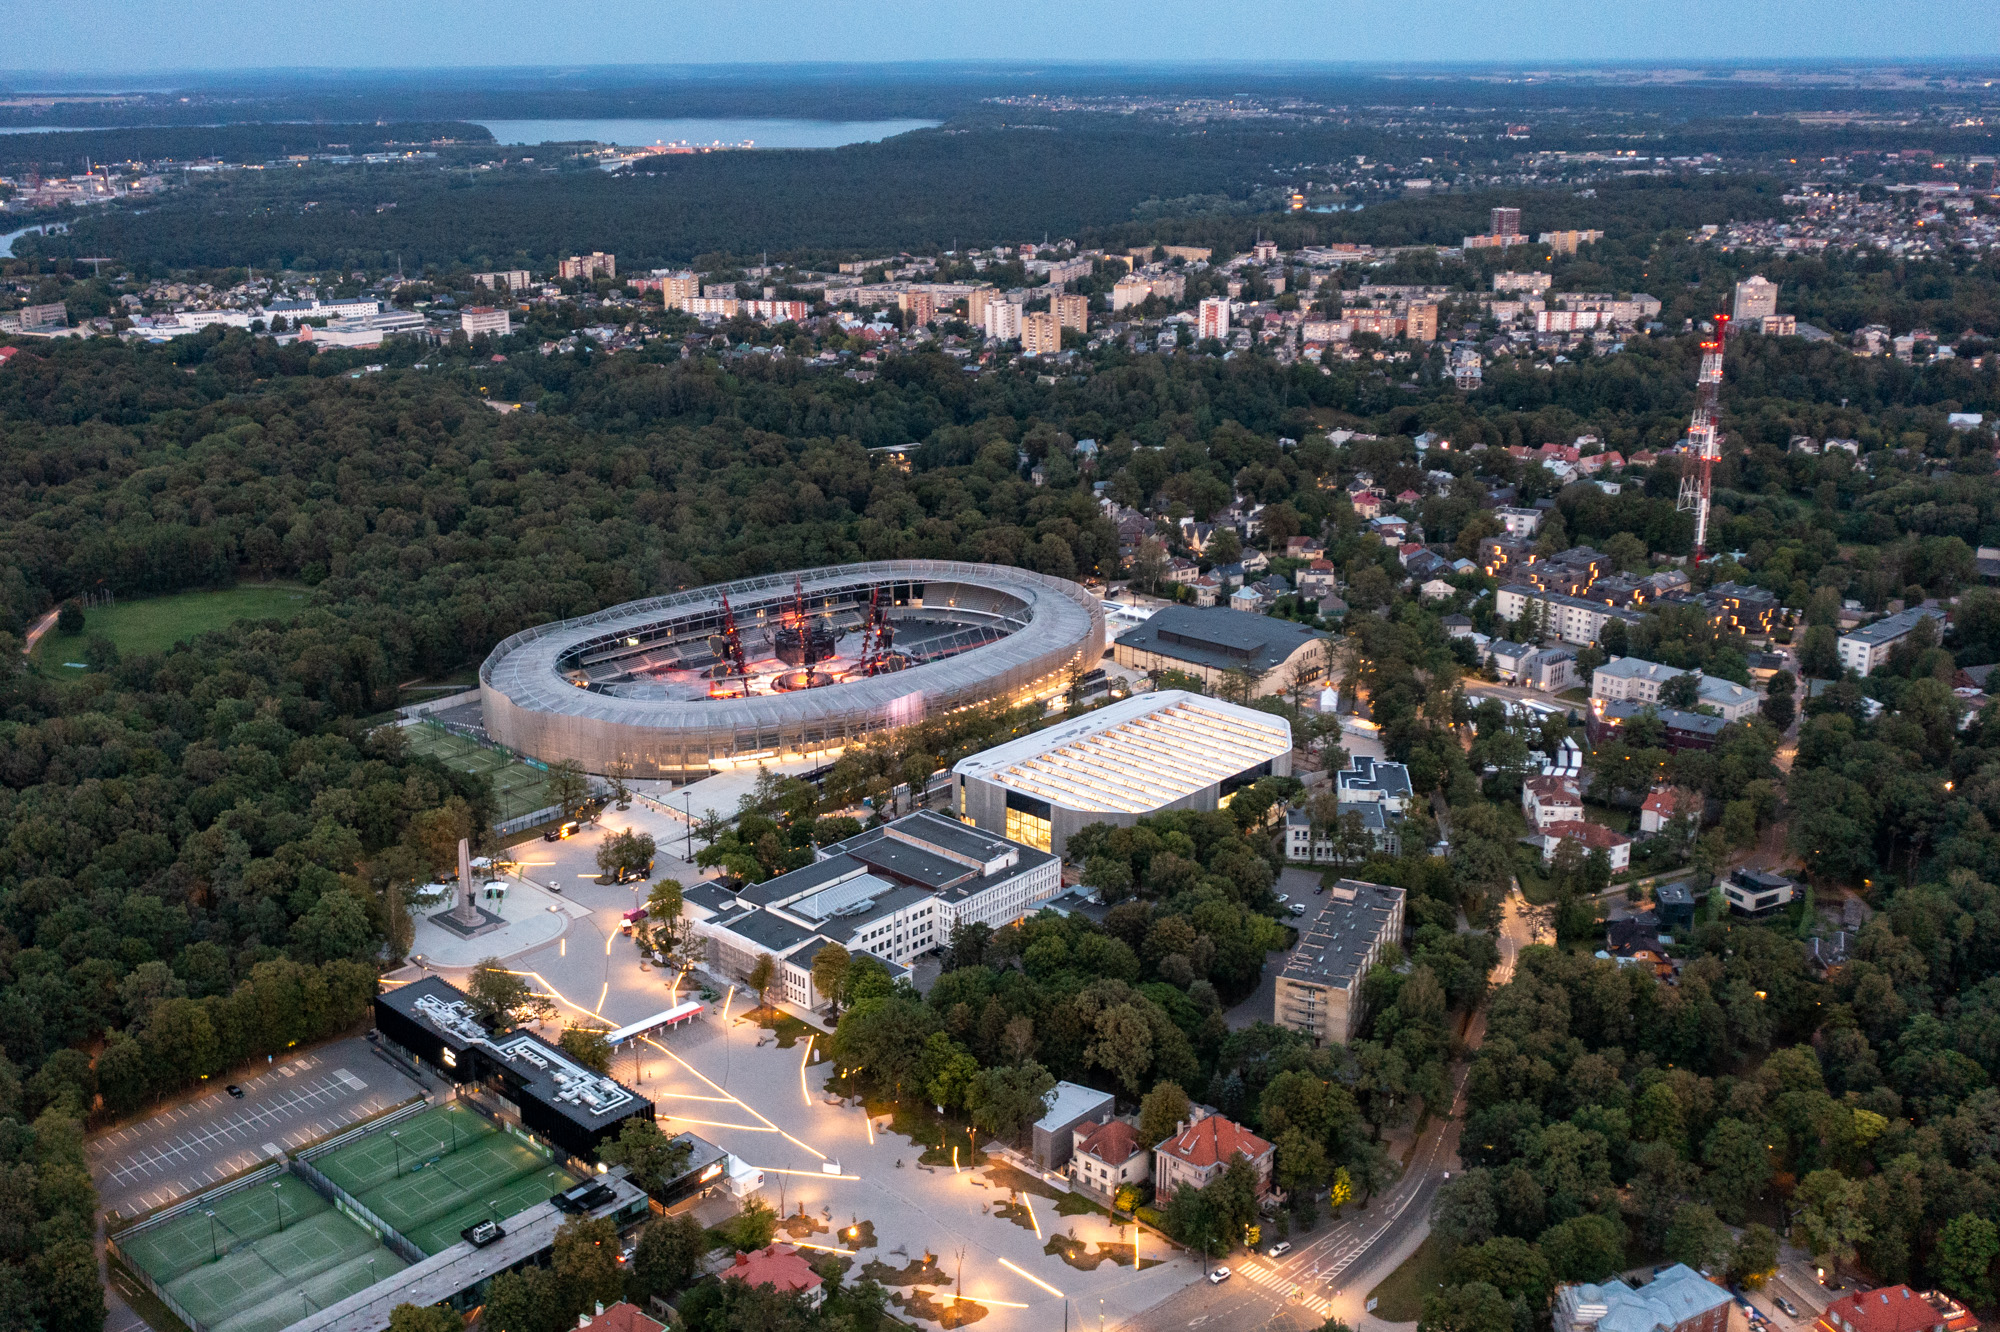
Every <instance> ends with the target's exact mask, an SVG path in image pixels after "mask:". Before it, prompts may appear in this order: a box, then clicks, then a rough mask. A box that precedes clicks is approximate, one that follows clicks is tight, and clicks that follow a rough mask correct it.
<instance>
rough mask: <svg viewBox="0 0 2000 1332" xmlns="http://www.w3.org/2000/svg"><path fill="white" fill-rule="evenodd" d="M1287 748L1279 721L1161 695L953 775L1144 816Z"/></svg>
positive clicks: (1176, 693) (1015, 745) (967, 763)
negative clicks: (975, 778) (976, 778)
mask: <svg viewBox="0 0 2000 1332" xmlns="http://www.w3.org/2000/svg"><path fill="white" fill-rule="evenodd" d="M1291 749H1292V728H1291V724H1290V723H1289V722H1287V721H1286V720H1285V719H1284V718H1283V717H1279V716H1275V715H1273V714H1272V713H1268V712H1260V711H1258V710H1257V709H1255V708H1246V707H1240V706H1238V705H1237V704H1234V703H1224V702H1221V701H1219V700H1217V699H1212V698H1205V697H1203V696H1202V695H1200V694H1191V693H1188V692H1187V691H1186V690H1182V689H1165V690H1156V691H1152V692H1148V693H1143V694H1135V695H1133V696H1132V697H1131V698H1128V699H1125V700H1124V701H1122V702H1119V703H1113V704H1112V705H1111V706H1109V707H1106V708H1100V709H1099V710H1097V711H1096V712H1092V713H1089V714H1088V715H1086V716H1084V717H1082V718H1080V719H1079V720H1077V721H1075V722H1072V723H1069V724H1068V725H1064V726H1054V727H1050V728H1049V729H1048V730H1045V731H1038V732H1036V733H1035V734H1033V735H1028V736H1024V737H1022V738H1021V739H1019V740H1014V741H1010V742H1009V743H1007V744H1004V745H998V746H995V747H994V748H992V749H989V750H986V751H984V752H982V753H979V754H974V755H973V756H972V757H970V758H967V759H963V760H961V761H960V762H959V764H958V766H957V768H956V771H957V772H960V773H963V774H965V775H967V776H972V777H979V778H982V779H984V780H986V781H989V782H992V783H993V784H994V785H996V786H1002V787H1005V788H1007V789H1009V790H1013V791H1019V792H1021V793H1023V794H1026V795H1031V796H1036V797H1038V798H1040V799H1043V800H1047V801H1050V802H1051V803H1053V804H1058V805H1062V806H1063V807H1065V808H1067V809H1074V810H1084V811H1094V812H1099V813H1106V814H1144V813H1149V812H1151V811H1153V810H1156V809H1159V808H1161V807H1163V806H1166V805H1170V804H1172V803H1174V802H1175V801H1177V800H1181V799H1184V798H1186V797H1187V796H1191V795H1193V794H1195V793H1196V792H1198V791H1202V790H1205V789H1207V788H1208V787H1211V786H1215V785H1217V784H1218V783H1220V782H1223V781H1225V780H1227V779H1228V778H1231V777H1234V776H1236V775H1237V774H1239V773H1242V772H1245V771H1247V770H1249V769H1251V768H1255V767H1258V766H1260V765H1262V764H1265V763H1269V762H1270V761H1271V760H1273V759H1275V758H1278V757H1280V756H1282V755H1285V754H1289V753H1290V752H1291Z"/></svg>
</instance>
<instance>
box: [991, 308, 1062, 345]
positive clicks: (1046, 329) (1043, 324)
mask: <svg viewBox="0 0 2000 1332" xmlns="http://www.w3.org/2000/svg"><path fill="white" fill-rule="evenodd" d="M993 308H994V307H992V306H988V307H987V309H988V311H989V312H990V311H991V310H992V309H993ZM1010 308H1017V307H1010ZM1061 350H1062V324H1061V323H1060V322H1059V321H1058V320H1057V319H1056V316H1055V315H1053V314H1051V313H1048V312H1046V311H1041V310H1037V311H1035V312H1034V313H1033V314H1028V315H1023V316H1022V317H1021V354H1022V355H1024V356H1054V355H1055V354H1056V353H1057V352H1059V351H1061Z"/></svg>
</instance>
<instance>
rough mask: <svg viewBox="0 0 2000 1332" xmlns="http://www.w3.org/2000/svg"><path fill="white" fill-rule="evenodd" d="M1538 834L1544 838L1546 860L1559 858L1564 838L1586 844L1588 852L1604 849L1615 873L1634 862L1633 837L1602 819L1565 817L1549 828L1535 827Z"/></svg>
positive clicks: (1567, 840) (1585, 850) (1547, 861)
mask: <svg viewBox="0 0 2000 1332" xmlns="http://www.w3.org/2000/svg"><path fill="white" fill-rule="evenodd" d="M1536 834H1537V835H1538V836H1539V837H1540V838H1541V843H1542V863H1543V864H1548V863H1550V862H1552V861H1553V860H1554V859H1555V858H1556V851H1557V849H1558V848H1560V847H1561V846H1562V844H1563V843H1564V842H1575V843H1576V844H1577V845H1578V846H1580V847H1582V848H1583V851H1584V854H1585V855H1588V854H1590V853H1591V852H1592V851H1602V852H1604V853H1605V855H1606V856H1608V857H1609V858H1610V860H1611V872H1612V873H1613V874H1617V873H1619V872H1620V871H1622V870H1625V869H1627V868H1628V867H1630V865H1631V863H1632V839H1631V838H1629V837H1627V836H1626V835H1625V834H1624V833H1621V832H1616V831H1614V830H1612V829H1610V828H1607V827H1605V826H1604V825H1603V824H1601V823H1589V822H1586V821H1584V820H1582V819H1563V820H1559V821H1557V822H1555V823H1551V824H1549V825H1548V826H1547V827H1546V828H1538V829H1536Z"/></svg>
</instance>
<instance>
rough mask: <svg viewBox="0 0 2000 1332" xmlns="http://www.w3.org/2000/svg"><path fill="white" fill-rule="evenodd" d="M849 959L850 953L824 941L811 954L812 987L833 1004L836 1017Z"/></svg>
mask: <svg viewBox="0 0 2000 1332" xmlns="http://www.w3.org/2000/svg"><path fill="white" fill-rule="evenodd" d="M851 961H853V957H852V955H851V954H850V953H849V952H848V951H847V950H846V949H845V948H842V947H841V946H840V945H839V944H837V943H831V942H829V943H826V944H824V945H822V946H821V948H820V950H819V951H818V952H817V953H814V954H813V960H812V983H813V989H815V990H817V991H818V992H819V997H820V998H821V999H824V1000H825V1001H826V1002H827V1003H829V1004H831V1005H832V1006H833V1012H834V1016H835V1017H836V1018H838V1017H839V1016H840V987H841V986H842V985H843V984H845V983H846V981H847V967H848V963H849V962H851Z"/></svg>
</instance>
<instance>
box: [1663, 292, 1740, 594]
mask: <svg viewBox="0 0 2000 1332" xmlns="http://www.w3.org/2000/svg"><path fill="white" fill-rule="evenodd" d="M1728 335H1729V316H1728V315H1720V314H1719V315H1717V316H1716V317H1715V336H1714V337H1713V338H1711V339H1708V340H1706V341H1704V342H1703V343H1702V344H1701V373H1700V374H1699V375H1697V376H1696V377H1695V387H1694V420H1693V421H1692V422H1691V423H1690V424H1689V425H1688V446H1687V452H1686V453H1685V454H1684V455H1682V458H1681V497H1680V502H1679V503H1678V504H1676V505H1675V506H1674V507H1675V508H1676V509H1678V510H1679V511H1680V512H1682V513H1686V512H1689V511H1690V510H1691V511H1693V513H1694V562H1695V563H1696V564H1700V563H1701V559H1702V556H1703V555H1704V554H1706V553H1707V548H1708V499H1709V495H1710V493H1711V492H1712V491H1713V489H1714V485H1715V460H1716V459H1717V458H1719V457H1720V456H1722V450H1721V444H1722V436H1721V435H1720V434H1718V433H1717V432H1716V429H1715V422H1716V418H1717V417H1718V416H1719V415H1720V414H1721V400H1722V344H1723V341H1724V339H1725V338H1727V337H1728Z"/></svg>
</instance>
